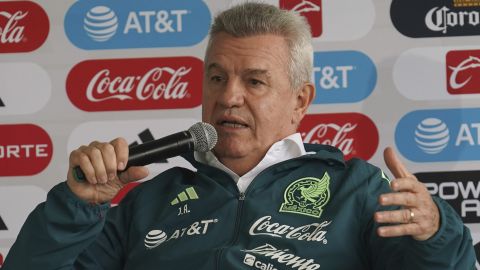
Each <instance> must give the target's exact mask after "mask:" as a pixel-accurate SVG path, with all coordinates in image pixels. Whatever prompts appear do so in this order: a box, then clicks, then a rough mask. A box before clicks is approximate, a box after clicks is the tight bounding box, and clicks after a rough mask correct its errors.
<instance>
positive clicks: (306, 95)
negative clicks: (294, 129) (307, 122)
mask: <svg viewBox="0 0 480 270" xmlns="http://www.w3.org/2000/svg"><path fill="white" fill-rule="evenodd" d="M295 95H296V104H295V111H294V114H293V118H292V124H295V125H296V126H298V125H299V124H300V121H302V119H303V117H304V116H305V114H306V113H307V109H308V107H309V106H310V104H311V103H312V101H313V99H314V98H315V86H313V84H312V83H305V84H304V85H303V86H302V88H300V89H298V90H297V92H296V93H295Z"/></svg>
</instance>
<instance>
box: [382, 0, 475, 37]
mask: <svg viewBox="0 0 480 270" xmlns="http://www.w3.org/2000/svg"><path fill="white" fill-rule="evenodd" d="M390 16H391V19H392V22H393V25H394V26H395V28H397V30H398V31H399V32H400V33H402V34H403V35H405V36H408V37H413V38H419V37H447V36H473V35H480V1H478V0H473V1H470V0H447V1H438V0H422V1H416V0H393V1H392V5H391V7H390Z"/></svg>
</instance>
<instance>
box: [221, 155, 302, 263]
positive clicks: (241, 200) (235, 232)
mask: <svg viewBox="0 0 480 270" xmlns="http://www.w3.org/2000/svg"><path fill="white" fill-rule="evenodd" d="M303 158H305V156H301V157H297V158H294V159H303ZM291 160H292V159H290V160H285V161H282V162H279V163H277V164H274V165H272V166H270V167H268V168H267V169H265V170H263V171H262V172H260V173H259V174H258V175H257V176H255V178H254V179H253V180H252V182H251V183H250V185H248V187H247V189H246V190H245V192H241V191H240V190H239V189H238V186H237V184H236V183H235V186H236V187H237V190H238V206H237V215H236V217H235V228H234V230H233V238H232V240H231V241H230V243H228V244H226V245H225V246H223V247H221V248H220V250H219V251H218V253H217V262H216V264H215V269H219V270H223V269H222V268H221V267H220V260H221V258H222V254H223V252H224V251H225V249H226V248H227V247H230V246H233V244H235V243H236V242H237V240H238V236H239V231H240V223H241V222H240V220H241V216H242V210H243V204H244V202H245V197H246V194H247V193H248V191H249V190H250V188H251V187H252V185H253V182H254V181H255V180H256V179H257V178H259V176H261V175H263V174H265V173H267V172H268V171H270V170H272V169H274V168H276V167H277V166H278V165H281V164H283V163H286V162H288V161H291ZM222 172H223V171H222ZM232 181H233V180H232Z"/></svg>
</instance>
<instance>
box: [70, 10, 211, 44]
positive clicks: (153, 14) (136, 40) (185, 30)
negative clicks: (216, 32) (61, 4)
mask: <svg viewBox="0 0 480 270" xmlns="http://www.w3.org/2000/svg"><path fill="white" fill-rule="evenodd" d="M210 22H211V14H210V10H209V9H208V7H207V5H206V4H205V3H204V2H203V1H201V0H192V1H174V0H164V1H148V0H138V1H128V0H116V1H113V0H103V1H93V0H79V1H77V2H76V3H74V4H73V5H72V6H71V7H70V9H69V10H68V12H67V14H66V15H65V32H66V35H67V37H68V39H69V40H70V41H71V42H72V43H73V44H74V45H75V46H77V47H79V48H82V49H85V50H96V49H120V48H152V47H176V46H191V45H194V44H197V43H199V42H200V41H202V40H203V39H204V38H205V37H206V35H207V34H208V29H209V26H210Z"/></svg>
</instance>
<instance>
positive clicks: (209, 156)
mask: <svg viewBox="0 0 480 270" xmlns="http://www.w3.org/2000/svg"><path fill="white" fill-rule="evenodd" d="M305 154H307V153H306V151H305V147H304V145H303V142H302V137H301V136H300V133H294V134H292V135H290V136H287V137H285V138H284V139H283V140H281V141H278V142H276V143H274V144H273V145H272V146H271V147H270V149H268V151H267V154H265V156H264V157H263V159H262V160H261V161H260V162H259V163H258V164H257V166H255V167H254V168H253V169H251V170H250V171H249V172H247V173H246V174H244V175H242V176H239V175H237V174H236V173H235V172H233V171H232V170H230V169H229V168H227V167H226V166H225V165H223V164H222V163H221V162H220V161H219V160H218V159H217V157H216V156H215V155H214V154H213V153H212V152H211V151H209V152H206V153H200V152H195V153H194V157H195V160H196V161H198V162H200V163H203V164H207V165H210V166H212V167H216V168H218V169H220V170H222V171H224V172H226V173H227V174H228V175H230V177H232V179H233V180H235V182H236V183H237V186H238V189H239V190H240V192H245V190H246V189H247V187H248V185H250V183H251V182H252V180H253V179H254V178H255V177H256V176H257V175H258V174H259V173H260V172H262V171H263V170H265V169H266V168H268V167H270V166H272V165H274V164H277V163H279V162H282V161H285V160H288V159H292V158H296V157H300V156H303V155H305Z"/></svg>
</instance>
